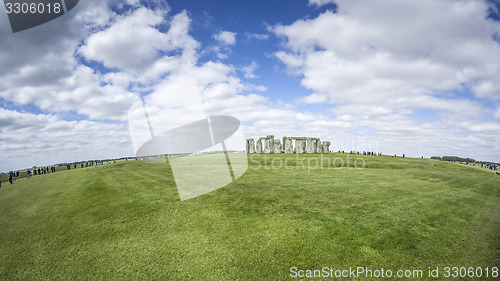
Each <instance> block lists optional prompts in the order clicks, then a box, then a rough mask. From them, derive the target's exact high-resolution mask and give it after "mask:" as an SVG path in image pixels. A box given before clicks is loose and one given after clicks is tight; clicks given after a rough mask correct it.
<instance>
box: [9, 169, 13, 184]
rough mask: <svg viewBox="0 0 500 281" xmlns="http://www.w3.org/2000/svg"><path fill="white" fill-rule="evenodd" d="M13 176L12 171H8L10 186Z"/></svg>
mask: <svg viewBox="0 0 500 281" xmlns="http://www.w3.org/2000/svg"><path fill="white" fill-rule="evenodd" d="M13 176H14V173H13V172H12V171H10V173H9V182H10V184H12V177H13Z"/></svg>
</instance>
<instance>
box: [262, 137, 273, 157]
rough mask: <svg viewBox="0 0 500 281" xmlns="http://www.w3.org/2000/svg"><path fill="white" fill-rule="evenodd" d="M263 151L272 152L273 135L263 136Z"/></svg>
mask: <svg viewBox="0 0 500 281" xmlns="http://www.w3.org/2000/svg"><path fill="white" fill-rule="evenodd" d="M264 153H274V136H273V135H269V136H267V137H265V138H264Z"/></svg>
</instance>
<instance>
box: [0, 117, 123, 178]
mask: <svg viewBox="0 0 500 281" xmlns="http://www.w3.org/2000/svg"><path fill="white" fill-rule="evenodd" d="M0 124H1V125H2V126H1V135H0V144H1V146H2V149H1V151H2V160H3V161H2V163H1V164H0V170H2V171H7V170H10V169H21V168H28V167H31V166H33V165H37V166H44V165H52V164H56V163H60V162H72V161H81V160H92V159H104V158H118V157H122V156H127V155H129V156H131V155H132V149H131V145H130V137H129V135H128V131H127V130H126V127H125V126H123V125H119V124H105V123H101V122H92V121H87V120H82V121H64V120H61V119H60V118H58V117H57V116H55V115H50V114H32V113H21V112H18V111H14V110H7V109H3V108H0ZM69 152H71V153H69Z"/></svg>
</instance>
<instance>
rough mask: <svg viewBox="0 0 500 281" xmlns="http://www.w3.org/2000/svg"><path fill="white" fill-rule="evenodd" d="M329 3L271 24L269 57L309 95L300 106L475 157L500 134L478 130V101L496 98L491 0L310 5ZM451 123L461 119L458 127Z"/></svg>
mask: <svg viewBox="0 0 500 281" xmlns="http://www.w3.org/2000/svg"><path fill="white" fill-rule="evenodd" d="M333 2H335V3H336V4H337V5H338V9H337V10H338V12H336V13H334V12H331V11H326V12H323V13H321V14H320V15H319V16H317V17H316V18H308V19H300V20H297V21H295V22H294V23H292V24H289V25H281V24H279V25H276V26H274V27H272V28H271V31H272V32H274V33H275V34H276V35H277V36H278V37H280V38H281V39H282V44H283V45H282V46H283V48H282V49H281V50H279V51H277V52H275V54H274V55H275V57H276V58H277V59H278V60H280V61H281V62H282V63H283V64H284V65H285V66H286V69H287V71H288V73H290V74H291V75H298V76H299V77H302V78H301V84H302V86H304V87H305V88H306V89H309V90H311V91H313V92H314V94H311V95H308V96H306V97H304V98H303V99H302V102H304V103H313V104H314V103H328V104H331V105H332V107H331V109H330V112H331V113H332V114H334V115H335V116H337V117H336V118H337V120H341V118H344V120H352V121H353V130H351V131H350V132H351V133H356V132H357V131H358V129H359V128H369V130H368V131H369V132H370V133H369V135H370V136H371V137H372V138H374V139H376V138H383V139H384V142H387V143H398V144H400V146H401V147H406V150H407V151H419V150H423V149H419V148H418V145H416V144H415V143H414V141H413V140H414V139H415V138H418V139H420V140H422V141H423V142H422V143H428V144H429V145H432V146H434V148H436V150H439V149H441V150H442V151H447V150H448V151H449V150H450V147H452V148H455V149H458V148H460V149H461V151H467V152H465V153H471V154H473V153H474V152H473V151H474V150H475V149H478V150H479V148H480V147H481V148H485V144H486V143H490V144H491V143H493V142H494V141H495V140H498V139H499V137H500V135H499V133H493V134H490V133H485V132H492V131H491V130H490V129H489V128H492V126H479V125H480V124H485V122H487V121H485V116H484V113H485V112H488V110H485V109H484V108H483V105H484V102H487V103H492V102H493V104H494V105H497V106H498V100H499V99H500V91H499V88H498V85H500V78H499V77H500V76H498V73H500V44H499V42H498V41H496V40H495V39H494V38H495V34H499V33H500V23H499V22H498V21H493V20H491V19H488V9H489V6H488V3H487V2H485V1H484V2H483V1H466V0H464V1H448V0H439V1H399V0H398V1H395V0H383V1H377V3H375V2H373V1H368V0H367V1H365V0H360V1H344V0H339V1H328V0H326V1H324V0H316V1H315V0H311V1H310V2H309V3H310V4H311V5H318V6H320V5H324V4H327V3H333ZM420 109H429V110H434V111H436V112H437V114H436V118H437V120H436V121H437V122H434V123H427V122H422V120H419V119H418V118H417V119H415V118H414V117H413V114H414V113H415V112H416V111H417V110H420ZM449 120H452V121H449ZM471 120H472V121H471ZM457 122H463V123H461V124H465V125H464V126H461V127H460V129H457ZM473 124H476V125H474V126H473ZM490 125H491V124H490ZM397 132H400V133H397ZM437 132H439V133H437ZM451 136H452V137H451ZM407 137H408V138H407ZM453 138H455V139H461V140H464V141H461V142H460V144H459V143H453V142H452V141H451V139H453ZM432 139H434V140H435V141H434V142H433V141H432ZM441 144H446V145H441ZM448 144H451V146H448ZM464 145H466V146H467V148H464V147H463V146H464ZM447 147H448V148H447ZM437 148H439V149H437ZM428 149H429V150H433V149H432V148H428ZM441 153H442V152H441ZM483 155H486V154H483ZM499 156H500V155H496V157H499ZM488 157H491V155H488Z"/></svg>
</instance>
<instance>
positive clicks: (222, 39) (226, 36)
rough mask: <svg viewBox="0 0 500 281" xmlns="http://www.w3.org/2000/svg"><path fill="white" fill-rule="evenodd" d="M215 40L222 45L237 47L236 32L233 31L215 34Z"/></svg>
mask: <svg viewBox="0 0 500 281" xmlns="http://www.w3.org/2000/svg"><path fill="white" fill-rule="evenodd" d="M214 39H215V40H217V41H219V43H221V44H222V45H235V44H236V32H231V31H221V32H219V33H217V34H214Z"/></svg>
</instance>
